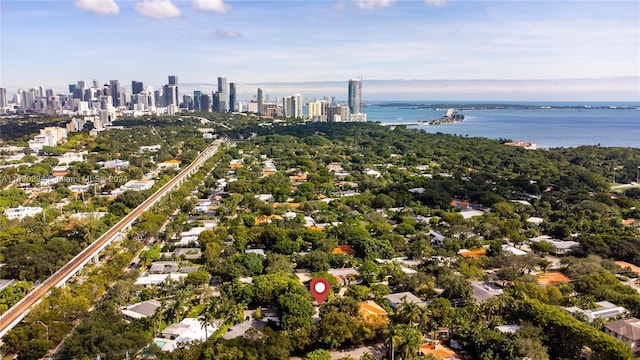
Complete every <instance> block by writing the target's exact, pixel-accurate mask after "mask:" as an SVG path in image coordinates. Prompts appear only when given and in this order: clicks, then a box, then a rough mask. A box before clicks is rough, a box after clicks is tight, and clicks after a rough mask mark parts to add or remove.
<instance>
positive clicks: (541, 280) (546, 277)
mask: <svg viewBox="0 0 640 360" xmlns="http://www.w3.org/2000/svg"><path fill="white" fill-rule="evenodd" d="M570 281H571V279H569V278H568V277H567V276H566V275H565V274H563V273H560V272H556V271H553V272H548V273H545V274H540V275H538V284H540V285H557V284H560V283H567V282H570Z"/></svg>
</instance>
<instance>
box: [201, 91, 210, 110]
mask: <svg viewBox="0 0 640 360" xmlns="http://www.w3.org/2000/svg"><path fill="white" fill-rule="evenodd" d="M200 111H202V112H211V96H209V95H207V94H202V95H200Z"/></svg>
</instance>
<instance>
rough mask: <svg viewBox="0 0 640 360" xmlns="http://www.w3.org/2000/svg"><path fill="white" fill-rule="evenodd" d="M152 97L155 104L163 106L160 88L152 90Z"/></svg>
mask: <svg viewBox="0 0 640 360" xmlns="http://www.w3.org/2000/svg"><path fill="white" fill-rule="evenodd" d="M153 98H154V99H155V102H156V106H164V104H163V103H164V98H163V97H162V91H160V89H158V90H155V91H154V92H153Z"/></svg>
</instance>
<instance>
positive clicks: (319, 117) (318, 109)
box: [307, 100, 327, 121]
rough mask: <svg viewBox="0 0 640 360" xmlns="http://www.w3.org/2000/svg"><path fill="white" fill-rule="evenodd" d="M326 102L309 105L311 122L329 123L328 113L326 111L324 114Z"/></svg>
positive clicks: (317, 101) (311, 102)
mask: <svg viewBox="0 0 640 360" xmlns="http://www.w3.org/2000/svg"><path fill="white" fill-rule="evenodd" d="M326 103H327V102H326V101H320V100H316V101H310V102H309V104H308V105H307V108H308V116H309V119H311V121H327V113H326V110H325V112H324V113H323V112H322V110H323V106H322V105H323V104H326Z"/></svg>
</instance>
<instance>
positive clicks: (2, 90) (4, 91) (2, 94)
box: [0, 88, 9, 108]
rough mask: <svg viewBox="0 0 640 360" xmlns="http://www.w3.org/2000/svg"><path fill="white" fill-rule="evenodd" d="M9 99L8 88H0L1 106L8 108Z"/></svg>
mask: <svg viewBox="0 0 640 360" xmlns="http://www.w3.org/2000/svg"><path fill="white" fill-rule="evenodd" d="M8 102H9V101H8V100H7V89H6V88H0V108H6V107H7V104H8Z"/></svg>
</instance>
